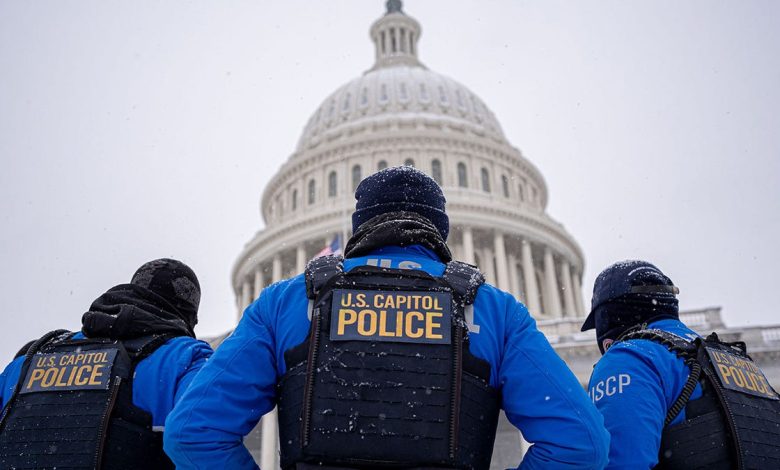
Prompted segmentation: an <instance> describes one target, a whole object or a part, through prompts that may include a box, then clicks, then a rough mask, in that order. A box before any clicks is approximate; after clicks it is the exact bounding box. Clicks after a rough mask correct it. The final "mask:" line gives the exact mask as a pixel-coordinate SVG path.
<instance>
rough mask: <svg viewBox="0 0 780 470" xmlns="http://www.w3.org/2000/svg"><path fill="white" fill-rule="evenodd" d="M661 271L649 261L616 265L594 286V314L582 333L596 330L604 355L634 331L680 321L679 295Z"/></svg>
mask: <svg viewBox="0 0 780 470" xmlns="http://www.w3.org/2000/svg"><path fill="white" fill-rule="evenodd" d="M678 292H679V289H677V287H675V286H674V284H673V283H672V280H671V279H669V278H668V277H667V276H666V275H664V273H662V272H661V270H660V269H658V268H657V267H655V266H654V265H652V264H650V263H648V262H647V261H639V260H630V261H622V262H619V263H615V264H613V265H612V266H610V267H608V268H607V269H605V270H604V271H602V272H601V274H599V275H598V277H597V278H596V282H595V283H594V284H593V299H592V301H591V311H590V315H588V318H587V319H586V320H585V323H584V324H583V325H582V331H586V330H590V329H592V328H595V329H596V339H597V341H598V347H599V350H600V351H601V354H604V353H605V352H606V350H607V349H608V348H609V346H610V345H611V344H612V342H613V341H615V340H616V339H617V338H618V337H620V335H622V334H623V333H625V332H626V331H627V330H629V329H630V328H633V327H635V326H637V325H641V324H643V323H650V322H653V321H656V320H661V319H664V318H679V315H678V313H679V312H678V302H677V297H676V295H677V293H678Z"/></svg>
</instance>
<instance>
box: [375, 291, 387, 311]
mask: <svg viewBox="0 0 780 470" xmlns="http://www.w3.org/2000/svg"><path fill="white" fill-rule="evenodd" d="M384 300H385V296H384V295H382V294H376V295H374V307H376V308H383V307H384V305H382V302H383V301H384Z"/></svg>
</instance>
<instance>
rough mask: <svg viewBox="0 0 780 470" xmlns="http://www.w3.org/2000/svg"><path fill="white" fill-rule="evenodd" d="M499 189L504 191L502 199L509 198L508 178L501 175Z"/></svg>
mask: <svg viewBox="0 0 780 470" xmlns="http://www.w3.org/2000/svg"><path fill="white" fill-rule="evenodd" d="M501 189H503V190H504V197H509V178H507V177H506V175H501Z"/></svg>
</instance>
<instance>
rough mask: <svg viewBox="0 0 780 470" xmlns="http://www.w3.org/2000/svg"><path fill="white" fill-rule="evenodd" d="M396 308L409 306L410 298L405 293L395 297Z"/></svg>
mask: <svg viewBox="0 0 780 470" xmlns="http://www.w3.org/2000/svg"><path fill="white" fill-rule="evenodd" d="M395 299H396V300H395V308H398V309H401V308H408V305H409V304H408V303H407V301H408V300H409V299H408V298H407V297H406V296H405V295H399V296H398V297H396V298H395Z"/></svg>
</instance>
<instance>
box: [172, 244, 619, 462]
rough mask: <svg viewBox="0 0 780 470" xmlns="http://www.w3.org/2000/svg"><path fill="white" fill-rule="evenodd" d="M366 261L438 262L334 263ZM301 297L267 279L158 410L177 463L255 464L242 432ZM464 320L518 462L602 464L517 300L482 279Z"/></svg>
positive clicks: (590, 417) (562, 378) (581, 395)
mask: <svg viewBox="0 0 780 470" xmlns="http://www.w3.org/2000/svg"><path fill="white" fill-rule="evenodd" d="M366 264H373V265H380V266H388V267H392V268H398V267H399V266H400V267H403V268H409V269H422V270H424V271H426V272H428V273H430V274H433V275H436V276H441V275H442V274H443V272H444V268H445V266H444V264H442V263H441V262H439V260H438V258H437V257H436V255H435V254H434V253H433V252H431V251H429V250H427V249H425V248H423V247H420V246H413V247H407V248H398V247H386V248H383V249H380V250H377V251H375V252H374V253H372V254H371V255H369V256H363V257H359V258H350V259H347V260H346V261H345V262H344V268H345V269H346V270H350V269H352V268H353V267H355V266H358V265H366ZM307 301H308V300H307V298H306V290H305V283H304V278H303V275H298V276H296V277H294V278H292V279H288V280H285V281H281V282H278V283H276V284H273V285H271V286H269V287H268V288H266V289H265V290H264V291H263V292H262V293H261V295H260V297H259V299H257V300H256V301H255V302H254V303H252V304H251V305H250V306H249V307H248V308H247V309H246V310H245V311H244V316H243V318H242V319H241V322H240V323H239V324H238V326H237V327H236V330H235V331H234V332H233V334H232V335H231V336H230V337H229V338H228V339H226V340H225V342H224V343H222V345H221V346H220V347H219V348H218V349H217V352H216V353H215V354H214V356H213V357H212V359H211V360H210V361H209V362H208V364H206V366H205V367H204V368H203V369H202V370H201V371H200V373H199V374H198V376H197V377H196V378H195V380H194V381H193V383H192V385H191V387H190V388H189V389H188V390H187V392H186V393H185V394H184V396H183V397H182V399H181V401H180V402H179V403H178V405H177V406H176V408H175V409H174V410H173V412H172V413H171V415H170V416H169V417H168V421H167V424H166V433H165V451H166V452H167V453H168V455H169V456H170V457H171V459H172V460H173V461H174V463H176V465H177V467H178V468H180V469H212V468H226V469H227V468H229V469H251V468H257V465H256V464H255V462H254V460H253V459H252V457H251V455H250V454H249V452H248V450H247V449H246V447H244V445H243V443H242V438H243V436H245V435H246V434H248V433H249V432H250V431H251V430H252V429H253V428H254V427H255V425H256V424H257V422H258V420H259V419H260V417H261V416H263V415H264V414H265V413H267V412H269V411H270V410H271V409H273V407H274V401H275V394H276V393H275V392H276V390H275V387H276V384H277V382H278V381H279V379H280V378H281V377H282V375H283V374H284V373H285V367H286V366H285V363H284V352H285V351H286V350H288V349H290V348H292V347H293V346H296V345H298V344H300V343H302V342H303V341H304V340H305V339H306V335H307V334H308V331H309V326H310V322H309V320H308V318H307V315H306V310H307ZM474 323H475V324H476V325H477V326H478V327H479V332H478V333H477V332H476V328H473V329H471V330H472V331H470V332H469V338H470V341H471V345H470V349H471V351H472V353H473V354H475V355H476V356H479V357H481V358H483V359H486V360H487V361H488V362H489V363H490V366H491V374H490V379H491V384H492V385H493V386H494V387H497V388H499V389H500V390H501V395H502V408H503V409H504V411H505V412H506V415H507V417H508V418H509V420H510V421H511V422H512V423H513V424H514V425H515V426H517V427H518V428H519V429H520V430H521V431H522V433H523V436H524V437H525V439H526V440H528V441H529V442H531V443H533V445H532V446H531V448H530V450H529V451H528V453H527V454H526V455H525V458H524V459H523V462H522V464H521V468H526V469H533V468H545V469H548V468H578V469H585V468H602V467H603V466H604V465H605V464H606V456H607V448H608V444H609V442H608V441H609V435H608V434H607V432H606V431H605V430H604V426H603V422H602V418H601V416H600V415H599V413H598V411H597V410H596V409H595V408H594V407H593V405H592V403H590V401H589V400H588V397H587V395H586V393H585V390H584V389H583V388H582V387H581V386H580V384H579V383H578V382H577V379H576V378H575V377H574V375H573V374H572V373H571V371H570V370H569V369H568V367H567V366H566V364H564V362H563V361H562V360H561V359H560V358H559V357H558V355H557V354H556V353H555V351H554V350H553V349H552V347H551V346H550V344H549V343H548V342H547V339H546V338H545V337H544V336H543V335H542V333H540V332H539V331H538V330H537V329H536V324H535V322H534V320H533V319H532V318H531V316H530V315H529V314H528V310H526V308H525V306H523V305H522V304H521V303H519V302H517V301H516V300H515V299H514V298H513V297H512V296H511V295H510V294H508V293H506V292H502V291H499V290H498V289H496V288H495V287H492V286H490V285H487V284H485V285H483V286H482V287H481V288H480V289H479V291H478V293H477V297H476V301H475V303H474Z"/></svg>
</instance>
